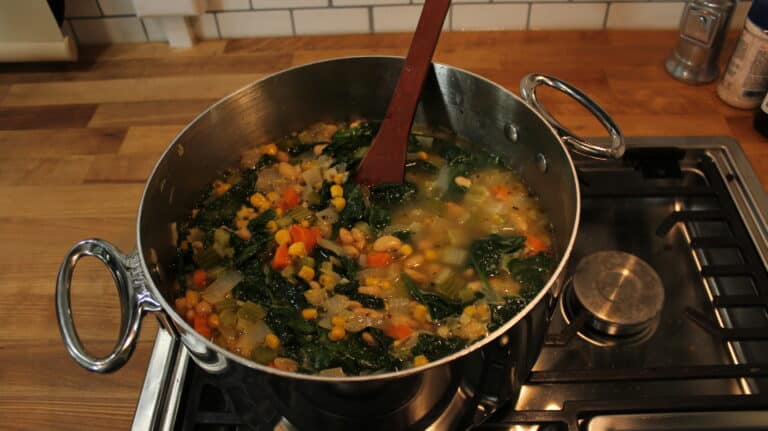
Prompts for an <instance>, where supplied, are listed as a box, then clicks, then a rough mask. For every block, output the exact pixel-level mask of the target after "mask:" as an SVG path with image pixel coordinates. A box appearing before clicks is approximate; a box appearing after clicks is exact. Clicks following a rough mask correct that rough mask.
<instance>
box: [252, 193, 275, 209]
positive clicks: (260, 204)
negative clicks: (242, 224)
mask: <svg viewBox="0 0 768 431" xmlns="http://www.w3.org/2000/svg"><path fill="white" fill-rule="evenodd" d="M250 202H251V205H253V207H254V208H258V209H260V210H261V211H264V210H267V209H269V207H270V204H269V201H268V200H267V198H265V197H264V195H263V194H261V193H254V194H252V195H251V198H250Z"/></svg>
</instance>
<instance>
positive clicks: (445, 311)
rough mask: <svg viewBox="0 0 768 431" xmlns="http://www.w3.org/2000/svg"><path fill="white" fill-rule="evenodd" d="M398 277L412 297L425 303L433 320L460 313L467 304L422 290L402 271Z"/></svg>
mask: <svg viewBox="0 0 768 431" xmlns="http://www.w3.org/2000/svg"><path fill="white" fill-rule="evenodd" d="M400 277H401V279H402V280H403V283H404V284H405V287H406V288H407V289H408V292H409V293H410V294H411V296H412V297H413V299H415V300H417V301H419V302H420V303H422V304H424V305H426V306H427V308H429V314H430V316H432V318H433V319H435V320H440V319H443V318H445V317H448V316H452V315H456V314H461V312H462V310H463V309H464V306H465V305H468V304H465V303H461V302H457V301H451V300H448V299H445V298H443V297H441V296H439V295H435V294H434V293H428V292H424V291H423V290H421V289H419V288H418V286H416V283H415V282H414V281H413V279H411V277H409V276H408V274H405V273H403V274H401V275H400Z"/></svg>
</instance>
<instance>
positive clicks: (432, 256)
mask: <svg viewBox="0 0 768 431" xmlns="http://www.w3.org/2000/svg"><path fill="white" fill-rule="evenodd" d="M424 259H426V260H428V261H430V262H433V261H435V260H437V252H436V251H435V250H434V249H431V248H430V249H428V250H426V251H424Z"/></svg>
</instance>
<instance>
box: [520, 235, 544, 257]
mask: <svg viewBox="0 0 768 431" xmlns="http://www.w3.org/2000/svg"><path fill="white" fill-rule="evenodd" d="M525 245H526V247H528V248H529V249H530V250H531V251H532V252H534V253H538V252H540V251H547V249H548V248H549V247H547V244H546V243H545V242H544V240H543V239H541V238H539V237H537V236H534V235H530V234H529V235H527V236H526V237H525Z"/></svg>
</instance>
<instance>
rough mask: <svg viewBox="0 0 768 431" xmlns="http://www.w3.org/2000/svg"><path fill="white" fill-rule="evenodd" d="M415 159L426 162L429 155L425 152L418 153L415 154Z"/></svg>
mask: <svg viewBox="0 0 768 431" xmlns="http://www.w3.org/2000/svg"><path fill="white" fill-rule="evenodd" d="M416 157H418V158H420V159H421V160H427V159H428V158H429V155H428V154H427V153H426V152H425V151H419V152H418V153H416Z"/></svg>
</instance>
